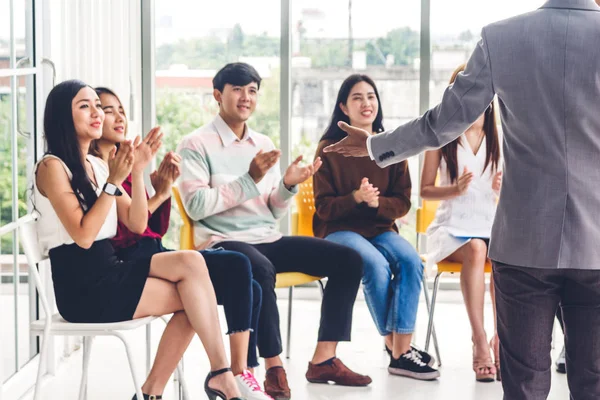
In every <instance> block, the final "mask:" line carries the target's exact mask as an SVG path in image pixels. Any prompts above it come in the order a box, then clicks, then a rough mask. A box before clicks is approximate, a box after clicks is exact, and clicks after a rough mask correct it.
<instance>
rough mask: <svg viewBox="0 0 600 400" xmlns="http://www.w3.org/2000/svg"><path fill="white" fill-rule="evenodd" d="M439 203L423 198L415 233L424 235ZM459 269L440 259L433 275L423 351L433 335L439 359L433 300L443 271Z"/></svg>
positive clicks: (460, 267)
mask: <svg viewBox="0 0 600 400" xmlns="http://www.w3.org/2000/svg"><path fill="white" fill-rule="evenodd" d="M439 203H440V202H439V201H427V200H423V204H422V205H421V208H419V209H418V210H417V234H419V235H424V234H425V233H426V232H427V228H428V227H429V225H430V224H431V222H433V219H434V218H435V212H436V210H437V208H438V206H439ZM421 258H422V259H423V261H425V262H426V261H427V260H426V258H425V257H424V256H421ZM461 269H462V264H461V263H457V262H451V261H440V262H438V263H437V274H436V276H435V281H434V283H433V295H432V297H431V306H430V307H429V308H430V312H429V323H428V325H427V338H426V340H425V351H427V350H428V349H429V342H430V340H431V336H432V335H433V339H434V346H435V348H436V352H437V354H438V359H439V351H438V346H437V338H436V336H435V328H434V326H433V313H434V311H435V302H436V299H437V292H438V288H439V284H440V277H441V276H442V274H444V273H450V274H455V273H460V271H461ZM485 272H486V273H491V272H492V265H491V264H490V263H489V262H487V263H486V265H485ZM427 297H428V296H426V300H427ZM428 302H429V301H428ZM439 364H440V365H441V361H440V362H439Z"/></svg>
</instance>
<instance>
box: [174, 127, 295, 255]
mask: <svg viewBox="0 0 600 400" xmlns="http://www.w3.org/2000/svg"><path fill="white" fill-rule="evenodd" d="M274 148H275V145H274V144H273V142H272V141H271V139H269V138H268V137H267V136H265V135H263V134H260V133H258V132H254V131H252V130H251V129H249V128H248V127H247V126H246V133H245V134H244V137H243V138H242V139H241V140H240V139H238V137H237V136H236V135H235V133H233V131H232V130H231V128H229V126H228V125H227V124H226V123H225V121H223V119H222V118H221V117H220V116H219V115H217V116H216V117H215V119H214V120H213V121H212V122H211V123H209V124H207V125H205V126H203V127H201V128H199V129H197V130H196V131H194V132H192V133H191V134H189V135H187V136H186V137H185V138H183V140H182V141H181V143H180V144H179V147H178V149H177V152H178V153H179V154H180V155H181V157H182V168H181V169H182V174H181V177H180V179H179V183H178V185H179V191H180V193H181V198H182V201H183V204H184V206H185V210H186V212H187V214H188V215H189V216H190V217H191V219H192V220H193V221H194V242H195V245H196V247H197V248H198V249H205V248H209V247H211V246H213V245H215V244H217V243H219V242H222V241H226V240H235V241H241V242H246V243H251V244H257V243H270V242H274V241H276V240H278V239H280V238H281V233H280V232H279V231H278V227H277V220H278V219H280V218H281V217H283V216H284V215H285V213H286V212H287V209H288V206H289V202H290V201H291V199H292V197H293V196H294V194H296V192H297V188H295V190H294V191H292V192H290V191H289V190H287V189H286V187H285V186H284V184H283V179H282V178H281V172H280V165H279V163H277V165H275V166H274V167H273V168H271V169H270V170H269V172H268V173H267V174H266V175H265V177H264V178H263V179H262V180H261V181H260V182H259V183H258V184H256V183H255V182H254V180H253V179H252V178H251V177H250V174H249V173H248V168H249V167H250V162H251V161H252V159H253V158H254V156H255V155H256V153H258V151H259V150H260V149H262V150H263V151H270V150H273V149H274Z"/></svg>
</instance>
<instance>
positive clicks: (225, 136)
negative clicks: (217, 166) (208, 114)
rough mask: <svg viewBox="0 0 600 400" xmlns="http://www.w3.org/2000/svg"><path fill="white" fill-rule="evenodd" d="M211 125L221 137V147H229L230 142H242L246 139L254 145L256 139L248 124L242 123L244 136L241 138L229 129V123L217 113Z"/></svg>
mask: <svg viewBox="0 0 600 400" xmlns="http://www.w3.org/2000/svg"><path fill="white" fill-rule="evenodd" d="M212 123H213V126H214V127H215V130H216V131H217V133H218V134H219V136H220V137H221V142H222V143H223V147H229V146H230V145H231V144H233V143H235V142H244V141H248V142H249V143H250V144H252V145H253V146H255V147H256V139H255V138H254V131H253V130H252V129H250V128H248V124H245V125H244V129H245V132H244V136H243V137H242V139H239V138H238V137H237V135H236V134H235V133H234V132H233V131H232V130H231V128H230V127H229V125H227V123H226V122H225V121H224V120H223V118H222V117H221V116H220V115H219V114H217V116H216V117H215V119H214V120H213V122H212Z"/></svg>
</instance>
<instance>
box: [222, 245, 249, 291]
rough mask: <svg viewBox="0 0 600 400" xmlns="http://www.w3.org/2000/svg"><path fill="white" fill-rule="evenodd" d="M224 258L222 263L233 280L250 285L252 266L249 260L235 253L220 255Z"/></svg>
mask: <svg viewBox="0 0 600 400" xmlns="http://www.w3.org/2000/svg"><path fill="white" fill-rule="evenodd" d="M222 257H224V263H223V264H225V265H226V266H227V271H228V272H229V273H230V274H231V276H232V277H235V280H237V281H242V282H244V283H246V284H248V285H250V281H251V280H252V264H250V259H249V258H248V257H247V256H246V255H244V254H242V253H236V252H227V253H225V254H223V255H222Z"/></svg>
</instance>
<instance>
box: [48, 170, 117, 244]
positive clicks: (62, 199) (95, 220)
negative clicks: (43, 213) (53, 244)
mask: <svg viewBox="0 0 600 400" xmlns="http://www.w3.org/2000/svg"><path fill="white" fill-rule="evenodd" d="M36 183H37V187H38V189H39V190H40V192H41V193H42V194H43V195H44V196H46V197H47V198H48V200H50V204H52V208H54V211H56V215H57V216H58V218H59V219H60V221H61V223H62V224H63V226H64V227H65V229H66V230H67V233H68V234H69V236H71V238H72V239H73V240H74V241H75V243H76V244H77V245H78V246H79V247H81V248H84V249H89V248H90V247H91V246H92V244H93V243H94V241H95V240H96V237H97V236H98V233H99V232H100V229H102V225H103V224H104V221H105V220H106V218H107V216H108V213H109V211H110V208H111V206H112V204H113V202H114V201H115V198H114V197H113V196H110V195H108V194H106V193H104V192H102V194H100V197H98V200H96V202H95V203H94V205H93V206H92V208H91V209H90V210H89V211H88V212H87V213H85V214H84V213H83V209H82V208H81V205H80V204H79V201H78V200H77V197H76V196H75V193H73V189H72V188H71V182H70V181H69V177H68V175H67V173H66V171H65V169H64V168H63V166H62V165H61V163H60V161H58V160H52V159H50V160H46V161H44V162H42V163H41V164H40V165H39V167H38V170H37V174H36Z"/></svg>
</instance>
